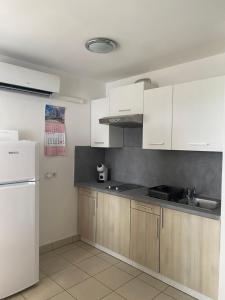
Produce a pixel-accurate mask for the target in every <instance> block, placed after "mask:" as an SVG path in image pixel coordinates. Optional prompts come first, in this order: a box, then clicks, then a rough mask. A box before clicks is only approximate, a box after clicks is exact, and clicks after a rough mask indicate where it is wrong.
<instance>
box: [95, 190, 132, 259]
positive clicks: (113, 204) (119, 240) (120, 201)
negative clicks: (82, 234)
mask: <svg viewBox="0 0 225 300" xmlns="http://www.w3.org/2000/svg"><path fill="white" fill-rule="evenodd" d="M96 243H97V244H99V245H102V246H103V247H106V248H108V249H110V250H112V251H114V252H116V253H119V254H121V255H123V256H126V257H129V248H130V200H129V199H126V198H122V197H117V196H113V195H109V194H105V193H98V199H97V231H96Z"/></svg>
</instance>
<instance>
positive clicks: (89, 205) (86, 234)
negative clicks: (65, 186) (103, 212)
mask: <svg viewBox="0 0 225 300" xmlns="http://www.w3.org/2000/svg"><path fill="white" fill-rule="evenodd" d="M78 193H79V195H78V196H79V201H78V228H79V234H80V235H81V237H82V238H84V239H87V240H89V241H91V242H95V231H96V198H97V192H95V191H93V190H90V189H84V188H79V192H78Z"/></svg>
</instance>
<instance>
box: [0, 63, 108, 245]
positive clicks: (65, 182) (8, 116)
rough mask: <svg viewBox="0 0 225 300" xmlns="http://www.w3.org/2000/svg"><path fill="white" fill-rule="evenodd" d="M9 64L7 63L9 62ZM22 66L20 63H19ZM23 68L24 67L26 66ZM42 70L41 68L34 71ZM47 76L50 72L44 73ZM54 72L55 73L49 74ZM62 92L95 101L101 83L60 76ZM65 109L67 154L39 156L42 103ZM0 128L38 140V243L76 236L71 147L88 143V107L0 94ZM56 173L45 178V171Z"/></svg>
mask: <svg viewBox="0 0 225 300" xmlns="http://www.w3.org/2000/svg"><path fill="white" fill-rule="evenodd" d="M10 62H11V61H10ZM20 65H24V64H20ZM26 66H27V65H26ZM36 69H39V70H43V68H39V67H38V68H36ZM48 72H50V73H51V70H48ZM53 73H56V72H53ZM61 77H62V88H61V90H62V93H63V94H64V95H68V96H74V95H75V96H79V97H84V98H92V97H93V98H96V97H102V96H103V95H104V89H105V86H104V84H102V83H100V82H96V81H94V80H90V79H84V78H77V77H76V78H74V77H72V76H70V75H68V74H63V75H62V76H61ZM46 103H48V104H53V105H61V106H65V107H66V112H65V118H66V120H65V123H66V135H67V155H66V156H65V157H52V158H51V157H45V156H44V155H43V140H44V109H45V104H46ZM0 129H19V132H20V138H22V139H31V140H36V141H39V142H40V144H41V147H40V178H41V179H40V244H41V245H44V244H48V243H50V242H53V241H57V240H60V239H63V238H66V237H69V236H72V235H75V234H77V198H76V191H75V188H74V186H73V168H74V146H75V145H89V144H90V105H89V102H86V103H85V104H76V103H70V102H63V101H59V100H54V99H47V98H45V99H43V98H40V97H37V96H30V95H24V94H18V93H12V92H6V91H0ZM53 171H55V172H56V173H57V176H56V178H53V179H45V178H44V174H45V173H46V172H53Z"/></svg>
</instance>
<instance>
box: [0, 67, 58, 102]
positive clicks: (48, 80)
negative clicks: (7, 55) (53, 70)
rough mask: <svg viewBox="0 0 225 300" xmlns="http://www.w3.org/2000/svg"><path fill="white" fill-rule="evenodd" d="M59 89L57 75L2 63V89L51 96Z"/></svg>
mask: <svg viewBox="0 0 225 300" xmlns="http://www.w3.org/2000/svg"><path fill="white" fill-rule="evenodd" d="M59 88H60V79H59V77H58V76H56V75H52V74H48V73H43V72H39V71H35V70H31V69H27V68H22V67H19V66H15V65H11V64H7V63H3V62H0V89H5V90H11V91H18V92H23V93H29V94H36V95H41V96H50V95H52V94H53V93H59Z"/></svg>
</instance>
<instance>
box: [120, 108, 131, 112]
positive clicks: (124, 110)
mask: <svg viewBox="0 0 225 300" xmlns="http://www.w3.org/2000/svg"><path fill="white" fill-rule="evenodd" d="M119 111H120V112H122V111H131V109H119Z"/></svg>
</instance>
